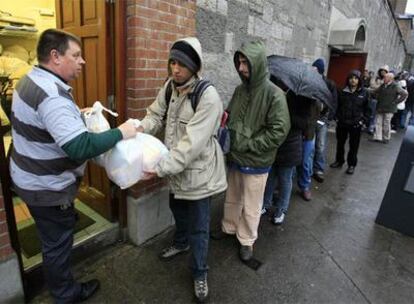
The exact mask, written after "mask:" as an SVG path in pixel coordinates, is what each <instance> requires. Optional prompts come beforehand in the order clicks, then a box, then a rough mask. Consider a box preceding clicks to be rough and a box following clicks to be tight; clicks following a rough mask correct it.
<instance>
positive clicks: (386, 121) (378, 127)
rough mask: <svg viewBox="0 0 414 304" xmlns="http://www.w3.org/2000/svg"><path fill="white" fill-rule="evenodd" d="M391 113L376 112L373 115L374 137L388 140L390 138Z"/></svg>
mask: <svg viewBox="0 0 414 304" xmlns="http://www.w3.org/2000/svg"><path fill="white" fill-rule="evenodd" d="M393 115H394V114H393V113H377V114H376V115H375V133H374V139H377V140H384V139H385V140H390V138H391V118H392V116H393Z"/></svg>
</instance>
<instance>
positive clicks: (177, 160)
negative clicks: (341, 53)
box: [10, 29, 414, 303]
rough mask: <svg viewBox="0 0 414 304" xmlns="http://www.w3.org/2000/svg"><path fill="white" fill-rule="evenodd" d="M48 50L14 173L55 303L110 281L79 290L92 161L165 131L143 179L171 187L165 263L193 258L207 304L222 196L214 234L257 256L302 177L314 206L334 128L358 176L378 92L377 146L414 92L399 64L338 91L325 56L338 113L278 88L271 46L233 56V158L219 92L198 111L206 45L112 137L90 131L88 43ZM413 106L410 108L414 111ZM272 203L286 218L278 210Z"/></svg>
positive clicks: (178, 64)
mask: <svg viewBox="0 0 414 304" xmlns="http://www.w3.org/2000/svg"><path fill="white" fill-rule="evenodd" d="M37 54H38V62H39V65H38V66H37V67H35V68H33V70H32V71H31V72H30V73H29V74H27V75H26V76H25V77H24V78H23V79H22V80H21V81H20V82H19V84H18V86H17V88H16V90H15V92H14V95H13V106H12V112H13V115H12V130H13V139H14V150H13V152H12V157H11V164H10V172H11V176H12V180H13V183H14V189H15V191H16V192H17V194H18V195H19V196H21V197H22V199H23V200H24V201H25V202H26V203H27V205H28V208H29V210H30V212H31V214H32V216H33V218H34V220H35V223H36V227H37V230H38V233H39V236H40V239H41V243H42V254H43V268H44V272H45V277H46V281H47V284H48V287H49V290H50V293H51V295H52V296H53V298H54V300H55V301H56V303H73V302H79V301H83V300H86V299H88V298H90V297H91V296H92V295H93V294H94V293H95V292H96V291H97V290H98V289H99V285H100V284H99V281H97V280H90V281H88V282H84V283H78V282H76V281H75V279H74V278H73V274H72V272H71V266H70V252H71V247H72V244H73V233H74V226H75V223H76V218H77V217H76V212H75V209H74V199H75V196H76V193H77V190H78V187H79V185H80V180H81V178H82V176H83V171H84V168H85V164H86V161H87V160H89V159H91V158H93V157H96V156H98V155H100V154H102V153H104V152H106V151H108V150H109V149H111V148H112V147H114V146H115V144H116V143H117V142H119V141H121V140H123V139H127V138H131V137H134V136H135V135H136V134H137V133H138V132H144V133H149V134H155V133H157V132H158V131H159V130H162V129H163V130H164V131H165V138H164V143H165V145H166V146H167V148H168V149H169V153H168V155H167V156H166V157H165V158H163V159H162V160H161V161H160V162H159V163H158V164H157V166H156V167H155V170H154V171H151V172H145V175H144V179H151V178H154V177H166V178H167V179H168V181H169V186H170V197H169V204H170V209H171V211H172V214H173V216H174V219H175V228H176V231H175V234H174V237H173V240H172V242H171V245H170V246H168V247H167V248H165V249H164V250H162V252H161V253H160V259H161V260H170V259H172V258H174V257H176V256H177V255H180V254H184V253H187V252H191V273H192V279H193V288H194V296H195V298H196V300H197V301H198V302H204V301H205V300H206V299H207V298H208V295H209V288H208V279H207V273H208V263H207V260H208V248H209V239H210V206H211V199H212V196H213V195H215V194H218V193H222V192H224V191H226V195H225V203H224V206H223V209H224V215H223V218H222V220H221V227H220V229H219V230H218V231H215V232H214V233H212V234H211V238H213V239H216V240H220V239H223V238H225V237H235V238H237V240H238V243H239V244H240V247H239V257H240V259H241V260H242V261H244V262H246V261H249V260H251V259H252V258H253V253H254V244H255V241H256V240H257V238H258V227H259V223H260V220H261V215H262V214H266V213H267V214H270V215H271V221H272V223H274V224H275V225H281V224H282V223H283V222H284V220H285V216H286V214H287V211H288V207H289V203H290V199H291V193H292V188H293V180H294V177H295V175H296V176H297V183H298V186H299V189H300V193H301V196H302V198H303V199H304V200H306V201H309V200H311V190H310V189H311V181H312V176H313V177H314V179H315V180H316V181H318V182H323V181H324V174H325V171H326V163H327V161H326V149H325V147H326V145H327V129H328V124H329V123H330V121H331V120H333V119H335V120H336V121H337V126H336V136H337V151H336V159H335V162H334V163H333V164H331V165H330V167H332V168H340V167H342V165H343V164H344V163H345V157H344V154H345V148H344V146H345V142H346V140H347V139H348V138H349V145H350V149H349V152H348V156H347V164H348V168H347V171H346V173H348V174H353V173H354V170H355V167H356V165H357V153H358V147H359V143H360V137H361V130H362V129H363V127H364V126H367V127H368V126H369V125H370V119H371V117H372V112H373V111H372V104H371V103H370V102H371V100H372V96H373V97H375V98H376V100H377V104H376V118H375V133H374V140H376V141H388V140H389V139H390V121H391V117H392V115H393V113H394V112H396V104H397V103H399V102H402V101H403V100H405V99H406V98H407V95H408V94H407V92H406V91H405V90H404V89H402V88H401V86H400V85H398V84H397V83H395V82H394V81H393V75H392V74H390V73H389V71H388V67H384V68H382V69H381V70H380V71H381V72H380V73H379V75H378V76H379V77H378V79H377V80H376V81H375V85H377V84H378V86H376V87H373V86H371V84H372V83H373V81H370V79H368V77H369V74H364V75H363V76H362V75H361V73H360V72H359V71H356V70H354V71H351V72H350V74H349V76H348V78H347V82H346V85H345V87H344V88H343V90H339V94H337V89H336V87H335V84H334V83H333V82H332V81H330V80H328V79H326V77H325V76H324V70H325V63H324V61H323V59H321V58H320V59H317V60H316V61H315V62H314V63H313V67H314V68H315V71H314V73H315V77H321V78H322V79H323V80H324V81H325V83H326V85H327V87H328V88H329V90H330V92H331V94H332V96H333V97H332V98H333V99H334V100H333V101H332V102H333V104H335V105H336V104H337V110H336V111H333V110H332V109H328V107H326V105H325V104H323V102H321V101H317V100H311V99H309V98H304V97H302V96H299V95H295V94H294V93H293V92H292V91H290V90H288V89H287V88H284V87H283V84H281V85H280V86H281V87H279V86H277V85H276V84H275V83H274V82H272V81H271V78H270V75H269V71H268V67H267V58H266V49H265V45H264V44H263V43H262V42H250V43H247V44H245V45H243V46H242V47H241V48H240V49H239V50H238V51H236V52H235V54H234V58H233V60H234V67H235V70H236V72H237V73H238V75H239V77H240V80H241V83H240V85H238V86H237V87H236V88H235V90H234V93H233V96H232V99H231V101H230V103H229V106H228V108H227V112H228V113H229V120H228V122H227V127H228V130H229V133H230V151H229V153H228V154H227V155H226V157H224V155H223V151H222V148H221V146H220V145H219V143H218V141H217V138H216V134H217V130H218V129H219V126H220V122H221V118H222V115H223V111H224V109H223V102H222V101H221V99H220V96H219V94H218V92H217V90H216V88H215V87H214V86H213V85H209V86H207V87H206V89H205V90H204V91H203V92H202V93H201V96H200V98H199V101H198V103H197V105H196V106H195V107H194V105H193V104H192V103H191V100H190V95H191V94H192V93H193V91H194V88H195V87H196V85H197V84H198V83H199V82H200V81H201V79H202V75H201V72H202V68H203V57H202V48H201V45H200V42H199V41H198V39H197V38H194V37H188V38H185V39H179V40H177V41H176V42H174V43H173V44H172V47H171V49H170V51H169V58H168V66H167V70H168V80H167V81H166V82H165V84H164V86H163V87H162V88H161V89H160V91H159V93H158V95H157V97H156V99H155V101H154V102H153V103H152V104H151V105H150V106H149V107H148V109H147V115H146V116H145V118H144V119H143V120H142V122H141V125H140V126H139V127H138V128H136V126H135V125H134V124H133V123H131V122H125V123H123V124H121V125H120V126H119V127H117V128H114V129H110V130H108V131H105V132H101V133H91V132H88V130H87V129H86V127H85V124H84V122H83V120H82V110H80V109H78V107H77V106H76V104H75V101H74V99H73V97H72V95H71V90H72V88H71V87H70V86H69V85H68V81H71V80H74V79H76V78H77V77H78V76H79V75H80V73H81V71H82V66H83V65H84V64H85V61H84V60H83V58H82V53H81V42H80V40H79V39H78V38H77V37H76V36H74V35H72V34H69V33H66V32H64V31H60V30H54V29H50V30H46V31H45V32H44V33H43V34H42V35H41V36H40V39H39V42H38V46H37ZM407 81H408V80H407ZM368 83H369V84H370V87H369V88H366V86H367V84H368ZM169 90H170V91H169ZM168 91H169V93H168ZM408 100H409V99H408ZM408 100H407V106H406V109H408V110H409V111H411V113H413V111H412V108H413V106H412V104H410V105H409V101H408ZM410 119H411V118H410ZM412 120H414V119H412ZM275 190H277V191H275ZM273 205H275V209H276V210H275V211H274V212H272V213H271V209H273Z"/></svg>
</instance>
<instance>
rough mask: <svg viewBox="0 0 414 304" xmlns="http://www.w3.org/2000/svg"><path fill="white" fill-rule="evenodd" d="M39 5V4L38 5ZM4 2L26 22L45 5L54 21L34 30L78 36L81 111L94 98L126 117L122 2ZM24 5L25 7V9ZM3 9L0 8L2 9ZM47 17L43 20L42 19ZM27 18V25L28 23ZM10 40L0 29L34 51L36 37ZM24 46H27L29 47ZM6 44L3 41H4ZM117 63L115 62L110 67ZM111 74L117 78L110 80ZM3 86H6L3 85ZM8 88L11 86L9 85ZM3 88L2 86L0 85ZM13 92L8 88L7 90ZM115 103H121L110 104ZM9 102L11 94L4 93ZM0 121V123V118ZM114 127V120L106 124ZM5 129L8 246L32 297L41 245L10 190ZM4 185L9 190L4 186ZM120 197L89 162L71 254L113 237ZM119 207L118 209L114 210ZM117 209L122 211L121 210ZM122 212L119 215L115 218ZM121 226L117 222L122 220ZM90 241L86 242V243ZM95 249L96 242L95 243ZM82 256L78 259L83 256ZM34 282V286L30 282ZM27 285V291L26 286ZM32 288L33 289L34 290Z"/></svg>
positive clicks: (26, 213) (1, 156) (0, 158)
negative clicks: (80, 46)
mask: <svg viewBox="0 0 414 304" xmlns="http://www.w3.org/2000/svg"><path fill="white" fill-rule="evenodd" d="M38 2H39V3H38ZM15 5H16V6H18V7H14V6H13V3H12V2H9V4H8V5H7V6H8V7H7V9H10V10H11V11H12V12H13V10H14V9H16V10H17V11H18V12H23V13H17V14H16V15H19V16H21V20H22V21H24V20H25V19H27V20H29V21H28V22H31V21H30V20H31V19H34V18H32V17H33V16H32V15H30V14H29V15H25V13H24V12H26V11H27V12H29V11H31V9H30V7H41V6H42V5H47V7H44V8H43V9H42V10H36V12H39V14H40V12H42V13H43V14H46V15H47V18H49V19H50V18H53V23H51V22H48V23H47V26H46V27H45V28H41V26H40V27H39V28H40V30H39V32H42V31H43V30H44V29H46V28H50V27H57V28H62V29H64V30H66V31H68V32H72V33H74V34H75V35H77V36H79V37H80V38H81V40H82V44H83V55H84V58H85V60H86V65H85V68H84V71H83V73H82V75H81V76H80V77H79V78H78V79H77V80H76V81H74V82H73V83H71V84H70V85H71V86H72V87H73V88H74V97H75V100H76V101H77V104H78V106H79V107H80V108H83V107H88V106H91V105H92V104H93V103H94V102H95V101H96V100H99V101H101V102H102V104H104V105H105V106H106V107H108V108H111V109H113V110H115V111H117V112H118V113H119V114H120V119H122V120H123V119H124V117H125V110H124V108H125V105H124V104H123V103H122V101H124V100H125V98H124V94H125V93H124V84H123V83H122V80H123V79H124V76H123V71H124V61H123V60H124V59H122V58H125V56H124V41H125V40H124V37H123V35H124V26H123V22H124V20H125V3H124V1H117V2H114V1H101V0H56V1H55V0H24V1H23V0H22V1H18V2H16V4H15ZM25 7H26V8H27V9H26V10H24V9H25ZM3 9H5V7H2V10H3ZM42 18H43V17H40V19H39V20H35V21H34V22H33V24H32V25H30V26H32V27H33V28H34V29H36V27H37V25H42V24H44V23H45V20H44V19H42ZM45 18H46V17H45ZM27 20H26V21H27ZM8 35H9V36H7V38H4V36H2V32H1V28H0V43H2V41H5V40H6V39H7V41H12V42H13V43H14V44H18V45H20V44H21V46H22V47H24V48H26V49H30V48H33V46H35V45H36V38H37V35H31V36H30V39H28V37H21V36H20V37H19V35H18V33H16V35H15V36H13V35H11V36H10V33H8ZM28 43H29V45H28ZM6 46H7V43H6ZM115 63H116V64H115ZM115 75H116V76H115ZM6 85H8V84H7V83H6ZM11 85H12V84H11ZM0 88H4V86H2V87H0ZM11 91H12V90H11ZM115 97H117V98H116V100H120V101H121V102H117V103H115ZM8 98H9V103H10V104H11V95H9V97H8ZM2 122H3V120H2ZM110 123H111V124H112V125H113V126H114V125H116V121H110ZM9 130H10V125H9V126H6V127H1V132H0V134H1V138H0V141H1V143H2V145H0V147H2V146H4V147H2V151H4V152H5V153H0V162H1V164H2V166H0V171H1V173H2V174H1V179H2V180H1V184H2V186H3V188H4V187H7V190H6V191H4V189H3V194H4V197H5V204H6V211H7V222H8V223H9V231H10V236H11V239H12V246H13V248H14V250H15V251H16V253H17V254H18V256H19V260H20V266H21V269H22V277H23V280H24V285H25V292H26V295H27V294H28V293H29V294H33V290H31V291H28V289H29V288H30V289H32V287H33V286H40V285H41V284H39V282H37V281H38V280H40V281H41V278H40V277H39V275H38V274H35V272H37V273H39V272H40V270H41V267H39V266H41V253H40V243H39V241H38V240H37V234H36V229H35V226H34V222H33V219H32V218H31V215H30V213H29V211H28V209H27V206H26V205H25V203H24V201H22V200H21V199H20V198H19V197H18V196H16V195H15V194H14V193H13V192H12V191H10V190H11V187H10V176H9V173H8V166H7V165H6V163H7V161H6V155H7V151H8V150H9V149H10V146H11V143H12V138H11V134H10V132H9ZM7 185H9V186H7ZM6 196H7V197H6ZM123 199H124V200H125V194H124V193H121V192H120V191H119V189H117V188H116V187H114V186H113V185H112V184H111V183H110V181H109V180H108V178H107V177H106V174H105V171H104V169H102V168H100V167H98V166H97V165H95V164H91V163H90V164H89V165H88V166H87V169H86V170H85V177H84V179H83V181H82V185H81V187H80V191H79V193H78V196H77V199H76V201H75V207H76V209H77V212H78V214H79V221H78V223H77V226H76V228H75V235H74V238H75V240H74V250H75V251H76V250H78V249H79V250H78V251H79V252H82V253H84V254H83V255H85V254H90V253H91V252H93V251H94V250H91V249H90V248H89V247H90V246H89V247H88V249H82V245H83V244H86V243H87V242H88V241H89V240H91V239H93V238H95V237H96V236H97V235H102V234H103V233H105V232H106V231H111V236H113V235H114V234H115V232H114V231H116V234H118V231H119V223H118V222H119V219H120V218H121V219H122V218H125V217H126V213H125V211H124V209H122V206H125V201H123ZM119 206H121V207H119ZM120 209H121V211H120ZM120 214H121V216H120ZM121 225H122V222H121ZM99 239H101V242H103V243H105V244H107V243H108V241H107V240H105V239H104V238H102V237H100V238H99ZM89 243H90V242H89ZM95 245H96V247H97V248H99V246H100V245H99V244H95V242H94V246H95ZM82 253H81V254H77V256H79V257H82ZM34 281H36V282H34ZM28 287H29V288H28ZM34 288H35V289H36V288H37V287H34Z"/></svg>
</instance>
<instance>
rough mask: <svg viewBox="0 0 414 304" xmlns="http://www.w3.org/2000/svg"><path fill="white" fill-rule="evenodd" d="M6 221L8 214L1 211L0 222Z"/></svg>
mask: <svg viewBox="0 0 414 304" xmlns="http://www.w3.org/2000/svg"><path fill="white" fill-rule="evenodd" d="M4 221H6V212H5V211H4V210H3V211H0V222H4Z"/></svg>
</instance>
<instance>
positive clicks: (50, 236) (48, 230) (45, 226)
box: [28, 204, 80, 303]
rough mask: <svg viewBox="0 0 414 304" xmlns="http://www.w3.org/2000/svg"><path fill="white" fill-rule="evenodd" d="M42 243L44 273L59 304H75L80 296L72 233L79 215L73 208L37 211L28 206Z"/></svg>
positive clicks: (41, 209) (45, 208)
mask: <svg viewBox="0 0 414 304" xmlns="http://www.w3.org/2000/svg"><path fill="white" fill-rule="evenodd" d="M28 208H29V210H30V213H31V215H32V217H33V219H34V221H35V223H36V227H37V232H38V235H39V238H40V241H41V243H42V255H43V271H44V274H45V279H46V283H47V285H48V287H49V290H50V293H51V295H52V296H53V298H54V299H55V301H56V303H72V302H73V301H74V299H75V298H76V297H77V296H78V294H79V292H80V284H79V283H76V282H75V280H74V278H73V275H72V272H71V266H70V255H71V249H72V244H73V230H74V228H75V223H76V221H77V218H78V216H77V214H76V212H75V208H74V206H73V204H71V205H70V206H68V208H66V209H62V208H61V207H60V206H53V207H37V206H30V205H28Z"/></svg>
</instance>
